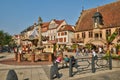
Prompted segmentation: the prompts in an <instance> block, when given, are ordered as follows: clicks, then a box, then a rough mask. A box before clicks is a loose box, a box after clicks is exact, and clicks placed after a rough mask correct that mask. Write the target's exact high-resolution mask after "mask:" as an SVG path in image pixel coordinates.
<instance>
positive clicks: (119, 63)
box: [112, 59, 120, 68]
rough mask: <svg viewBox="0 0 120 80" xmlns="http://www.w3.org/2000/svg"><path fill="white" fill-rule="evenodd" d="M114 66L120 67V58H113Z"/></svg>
mask: <svg viewBox="0 0 120 80" xmlns="http://www.w3.org/2000/svg"><path fill="white" fill-rule="evenodd" d="M112 67H113V68H120V60H114V59H112Z"/></svg>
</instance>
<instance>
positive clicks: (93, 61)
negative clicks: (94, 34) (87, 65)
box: [91, 55, 95, 73]
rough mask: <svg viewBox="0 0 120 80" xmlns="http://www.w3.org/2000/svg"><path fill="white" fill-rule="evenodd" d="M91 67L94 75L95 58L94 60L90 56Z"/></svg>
mask: <svg viewBox="0 0 120 80" xmlns="http://www.w3.org/2000/svg"><path fill="white" fill-rule="evenodd" d="M91 67H92V73H95V58H94V56H93V55H92V64H91Z"/></svg>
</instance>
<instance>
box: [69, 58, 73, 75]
mask: <svg viewBox="0 0 120 80" xmlns="http://www.w3.org/2000/svg"><path fill="white" fill-rule="evenodd" d="M72 73H73V67H72V59H71V58H70V61H69V77H72V76H73V75H72Z"/></svg>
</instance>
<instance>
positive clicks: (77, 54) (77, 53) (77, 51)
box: [75, 46, 79, 57]
mask: <svg viewBox="0 0 120 80" xmlns="http://www.w3.org/2000/svg"><path fill="white" fill-rule="evenodd" d="M75 56H76V57H77V56H79V48H78V46H77V47H76V55H75Z"/></svg>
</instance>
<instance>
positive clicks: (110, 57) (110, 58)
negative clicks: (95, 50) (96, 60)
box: [109, 53, 112, 70]
mask: <svg viewBox="0 0 120 80" xmlns="http://www.w3.org/2000/svg"><path fill="white" fill-rule="evenodd" d="M109 69H110V70H112V56H111V53H110V54H109Z"/></svg>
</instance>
